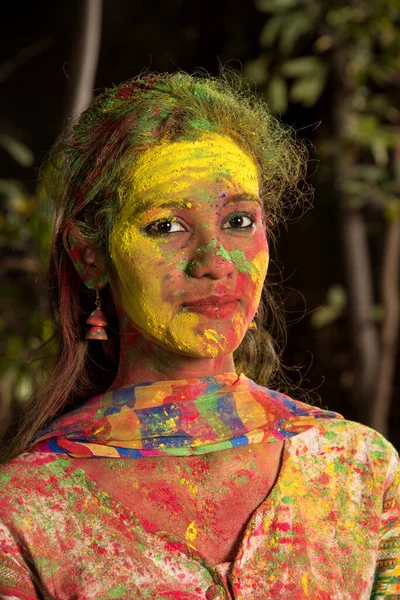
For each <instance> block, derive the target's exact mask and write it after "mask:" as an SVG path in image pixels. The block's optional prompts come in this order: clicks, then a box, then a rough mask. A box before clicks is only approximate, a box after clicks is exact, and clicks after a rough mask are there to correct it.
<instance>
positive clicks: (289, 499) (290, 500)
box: [282, 496, 294, 504]
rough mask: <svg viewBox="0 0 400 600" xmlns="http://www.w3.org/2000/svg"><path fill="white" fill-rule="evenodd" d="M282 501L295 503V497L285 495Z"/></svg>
mask: <svg viewBox="0 0 400 600" xmlns="http://www.w3.org/2000/svg"><path fill="white" fill-rule="evenodd" d="M282 502H283V503H284V504H294V499H293V498H292V496H283V498H282Z"/></svg>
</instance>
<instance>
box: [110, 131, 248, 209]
mask: <svg viewBox="0 0 400 600" xmlns="http://www.w3.org/2000/svg"><path fill="white" fill-rule="evenodd" d="M240 194H242V195H243V196H245V195H248V196H249V197H252V198H254V197H258V194H259V179H258V170H257V168H256V165H255V163H254V161H253V160H252V159H251V158H250V157H249V156H248V155H247V154H246V153H245V152H244V151H243V150H242V149H241V148H239V146H237V144H235V143H234V142H233V141H232V140H231V139H230V138H229V137H227V136H222V135H219V134H207V135H204V136H202V137H201V138H199V139H198V140H196V141H190V142H186V141H180V142H173V143H165V144H163V145H161V146H157V147H155V148H151V149H149V150H147V151H146V152H145V153H144V154H143V155H142V156H141V157H140V158H139V160H138V161H137V162H136V164H135V167H134V171H133V172H132V176H131V178H130V181H129V177H128V182H127V185H126V186H124V189H123V190H120V200H121V205H122V206H125V207H126V208H128V206H127V205H129V206H130V208H131V209H133V210H134V211H135V212H136V210H139V211H140V212H143V210H144V209H146V208H151V207H152V206H153V205H154V206H158V205H159V204H160V203H161V202H163V203H164V204H165V203H166V202H172V203H173V202H175V203H176V204H177V205H182V207H186V208H190V207H191V206H194V203H195V202H197V203H199V202H203V203H204V202H213V203H215V202H216V201H217V200H218V199H221V198H222V199H223V198H226V199H228V198H229V197H232V199H234V198H235V197H236V196H238V195H240ZM191 203H192V204H191Z"/></svg>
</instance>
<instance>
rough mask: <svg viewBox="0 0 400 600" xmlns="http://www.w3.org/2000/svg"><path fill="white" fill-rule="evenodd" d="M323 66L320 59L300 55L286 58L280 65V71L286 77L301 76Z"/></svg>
mask: <svg viewBox="0 0 400 600" xmlns="http://www.w3.org/2000/svg"><path fill="white" fill-rule="evenodd" d="M321 66H323V63H322V61H321V60H320V59H319V58H316V57H315V56H302V57H300V58H294V59H293V60H288V61H287V62H285V63H284V64H283V65H282V67H281V73H282V74H283V75H285V76H286V77H302V76H303V75H308V74H309V73H312V72H313V71H315V70H317V69H320V68H321Z"/></svg>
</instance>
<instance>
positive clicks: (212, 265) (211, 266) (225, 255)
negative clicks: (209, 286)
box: [188, 238, 235, 279]
mask: <svg viewBox="0 0 400 600" xmlns="http://www.w3.org/2000/svg"><path fill="white" fill-rule="evenodd" d="M193 254H194V255H193V256H192V258H191V260H190V261H189V263H188V271H189V274H190V275H191V277H204V276H209V277H212V278H213V279H221V278H222V277H225V276H226V275H229V274H231V273H232V272H233V270H234V268H235V265H234V262H233V260H232V258H231V256H230V254H229V252H228V251H227V250H226V249H225V248H224V247H223V246H222V244H221V243H220V242H219V241H218V240H217V239H216V238H213V239H212V240H211V241H210V242H209V243H208V244H207V245H202V246H198V247H197V248H196V250H195V252H194V253H193Z"/></svg>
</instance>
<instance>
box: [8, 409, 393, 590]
mask: <svg viewBox="0 0 400 600" xmlns="http://www.w3.org/2000/svg"><path fill="white" fill-rule="evenodd" d="M131 460H132V459H131ZM140 460H146V458H144V459H140ZM134 462H135V461H134V460H132V463H134ZM75 465H76V461H75V462H73V461H72V460H71V459H70V458H69V457H68V456H65V455H60V454H54V453H51V452H43V451H41V452H33V453H25V454H23V455H21V456H20V457H18V458H16V459H14V460H13V461H12V462H10V463H9V464H8V465H5V466H3V467H2V468H1V471H0V473H1V474H0V481H1V508H0V513H1V514H0V596H1V598H7V599H11V598H25V599H30V598H42V597H51V598H58V599H63V600H64V599H68V600H72V599H73V598H75V599H79V600H89V599H92V600H103V599H104V600H106V599H107V600H109V599H111V598H114V599H119V598H120V599H130V598H132V599H133V598H148V599H154V600H161V599H163V600H167V599H168V600H169V599H175V600H195V599H210V598H214V599H216V598H229V597H230V596H229V593H230V592H229V589H228V587H227V586H226V584H225V583H224V579H223V577H222V576H221V574H222V573H223V572H224V571H226V570H227V569H228V579H229V580H230V582H231V584H230V589H231V593H232V596H233V597H234V598H236V599H239V598H240V599H243V600H250V599H254V600H257V599H259V600H264V599H271V600H272V599H274V600H279V599H288V598H290V599H291V600H296V599H302V598H310V599H313V600H335V599H337V600H339V599H340V600H345V599H348V600H350V599H354V600H355V599H357V600H364V599H365V600H366V599H369V598H374V599H378V598H386V599H389V598H390V599H394V598H400V547H399V539H400V516H399V510H400V508H399V507H400V499H399V485H400V483H399V479H400V471H399V464H398V456H397V453H396V451H395V450H394V448H393V446H392V445H391V444H390V443H389V442H387V441H386V440H385V439H384V438H383V437H382V436H381V435H380V434H378V433H377V432H375V431H373V430H371V429H369V428H367V427H365V426H363V425H360V424H358V423H354V422H350V421H345V420H338V419H332V420H328V419H327V420H321V421H320V422H319V423H318V424H317V425H316V426H314V427H312V428H311V429H308V430H307V431H304V432H302V433H300V434H298V435H296V436H294V437H291V438H289V439H287V440H286V441H285V447H284V453H283V461H282V466H281V470H280V473H279V477H278V480H277V482H276V484H275V486H274V487H273V489H272V491H271V493H270V494H269V496H268V497H267V498H266V500H265V501H264V502H263V503H262V504H261V505H260V506H259V508H258V509H257V510H256V511H255V512H254V514H253V516H252V518H251V520H250V522H249V523H248V526H247V528H246V531H245V533H244V536H243V539H242V541H241V545H240V548H239V550H238V552H237V555H236V558H235V561H234V562H233V563H232V564H231V565H227V564H224V565H221V566H219V567H216V566H215V565H211V564H209V563H208V562H207V560H205V559H204V557H202V556H201V555H199V553H197V552H196V550H195V548H191V547H190V546H189V545H188V544H186V543H184V542H182V541H179V540H173V539H171V538H168V539H167V538H166V537H164V538H163V537H160V536H157V535H154V533H152V532H150V531H148V530H147V529H146V524H145V523H143V522H140V521H139V519H137V518H136V517H135V514H134V513H132V512H131V511H129V510H127V509H126V508H125V507H124V506H121V505H120V504H119V503H118V502H117V501H115V500H114V499H113V498H112V497H110V495H108V494H107V493H105V492H104V491H102V490H101V489H100V488H99V487H98V486H97V484H95V483H94V482H93V481H90V480H89V479H88V477H87V476H86V475H85V473H84V471H83V470H82V469H80V468H76V466H75ZM232 510H234V507H232ZM200 518H201V515H199V519H200ZM34 573H36V578H37V581H38V582H39V585H40V587H41V588H42V590H46V591H47V594H48V596H45V595H42V596H40V595H38V592H37V591H35V586H34V583H33V580H34V579H35V575H34ZM42 593H43V591H42Z"/></svg>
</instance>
